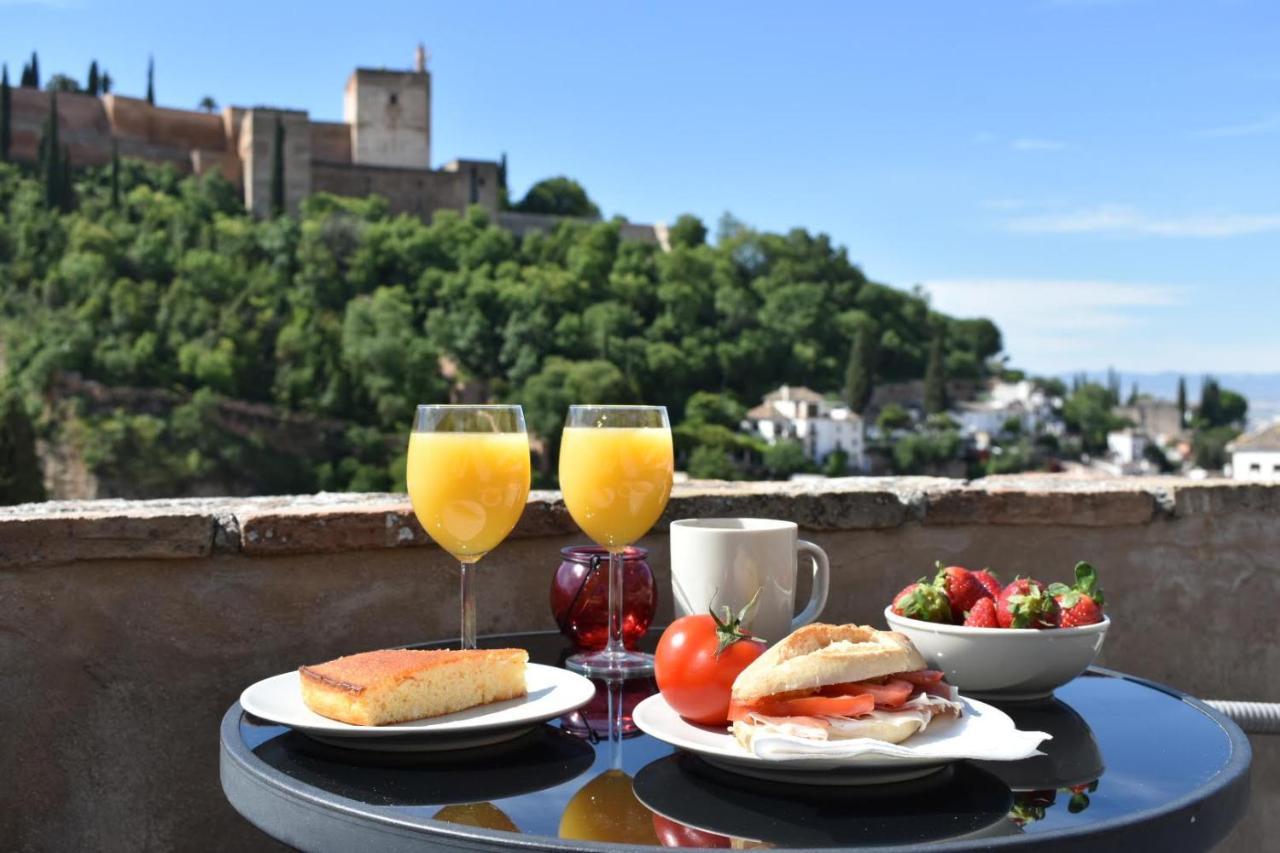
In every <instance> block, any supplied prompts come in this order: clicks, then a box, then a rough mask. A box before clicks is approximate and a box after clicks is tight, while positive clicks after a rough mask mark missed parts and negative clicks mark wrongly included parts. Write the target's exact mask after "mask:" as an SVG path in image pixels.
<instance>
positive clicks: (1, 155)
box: [0, 65, 13, 163]
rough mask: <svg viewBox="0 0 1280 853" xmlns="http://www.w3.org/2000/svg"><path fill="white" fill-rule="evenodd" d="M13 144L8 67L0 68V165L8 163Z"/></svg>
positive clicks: (11, 104)
mask: <svg viewBox="0 0 1280 853" xmlns="http://www.w3.org/2000/svg"><path fill="white" fill-rule="evenodd" d="M12 144H13V103H12V95H11V93H10V90H9V66H8V65H5V66H0V163H7V162H9V148H10V146H11V145H12Z"/></svg>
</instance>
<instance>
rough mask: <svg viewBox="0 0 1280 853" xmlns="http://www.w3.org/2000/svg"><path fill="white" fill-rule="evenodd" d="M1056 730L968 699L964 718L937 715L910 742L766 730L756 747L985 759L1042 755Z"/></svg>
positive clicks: (759, 751) (783, 755) (770, 754)
mask: <svg viewBox="0 0 1280 853" xmlns="http://www.w3.org/2000/svg"><path fill="white" fill-rule="evenodd" d="M1051 738H1052V735H1050V734H1048V733H1047V732H1025V731H1022V730H1020V729H1018V728H1016V727H1015V726H1014V725H1013V723H1012V721H1011V720H1009V718H1008V717H1004V718H1003V719H999V718H996V717H993V716H992V715H990V714H987V715H985V716H984V715H983V713H982V711H980V710H978V709H977V708H975V707H973V705H972V704H970V703H968V702H966V703H965V706H964V714H963V716H961V717H960V719H958V720H957V719H950V718H947V719H944V718H938V719H935V720H934V721H933V722H931V723H930V724H929V726H928V727H927V728H926V729H925V730H924V732H922V733H921V734H916V735H912V736H911V737H910V738H908V739H907V740H906V742H905V743H886V742H885V741H882V740H873V739H871V738H852V739H849V740H832V741H822V740H811V739H808V738H800V737H793V736H791V735H783V734H761V735H757V736H756V737H755V738H753V739H752V742H751V751H752V752H754V753H755V754H756V756H757V757H759V758H765V759H768V760H770V761H791V760H795V759H799V758H854V757H856V756H859V755H883V756H890V757H894V758H947V759H953V758H974V759H979V760H983V761H1019V760H1021V759H1023V758H1030V757H1031V756H1033V755H1039V754H1040V750H1039V749H1038V747H1039V746H1040V744H1041V743H1043V742H1044V741H1046V740H1050V739H1051Z"/></svg>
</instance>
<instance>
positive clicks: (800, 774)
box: [631, 693, 1015, 785]
mask: <svg viewBox="0 0 1280 853" xmlns="http://www.w3.org/2000/svg"><path fill="white" fill-rule="evenodd" d="M960 701H961V702H963V703H964V705H965V715H964V717H962V719H961V720H937V721H935V722H934V723H933V724H932V725H930V726H929V728H928V730H927V733H926V734H921V735H917V737H919V738H926V737H927V738H928V740H929V741H930V742H931V743H932V744H938V745H946V744H948V743H949V742H951V743H953V744H954V746H955V747H957V749H958V751H960V752H963V751H964V745H965V743H966V742H968V741H970V740H971V739H974V738H978V739H981V738H985V737H990V736H992V735H998V734H999V733H1000V732H1002V731H1012V730H1014V729H1015V726H1014V723H1013V720H1011V719H1010V718H1009V716H1008V715H1007V714H1005V713H1004V712H1003V711H1001V710H999V709H998V708H993V707H992V706H990V705H987V704H986V703H984V702H978V701H977V700H974V699H969V698H967V697H966V698H963V699H961V700H960ZM631 718H632V719H633V720H634V721H635V724H636V725H637V726H638V727H639V728H640V729H641V730H643V731H644V732H645V733H646V734H648V735H650V736H652V737H655V738H658V739H659V740H662V741H666V742H667V743H669V744H671V745H672V746H675V747H679V748H680V749H685V750H688V751H689V752H692V753H694V754H696V755H697V756H698V757H700V758H702V759H703V760H704V761H706V762H707V763H708V764H712V765H714V766H716V767H718V768H720V769H721V770H727V771H730V772H733V773H738V774H741V775H743V776H751V777H753V778H757V779H766V780H770V781H778V782H786V783H791V784H803V785H869V784H884V783H890V782H903V781H906V780H908V779H917V778H920V777H922V776H927V775H928V774H930V773H934V772H936V771H938V770H940V769H941V768H943V767H945V766H947V765H948V764H951V763H952V762H955V761H959V760H961V758H962V757H966V756H960V755H958V756H949V755H929V756H910V757H908V756H888V755H875V754H863V755H855V756H813V757H804V758H790V759H788V760H785V761H778V760H771V759H767V758H760V757H759V756H756V755H754V754H753V753H751V752H748V751H747V750H746V749H744V748H743V747H742V746H741V745H740V744H739V743H738V741H737V740H736V739H735V738H734V737H733V735H731V734H729V733H728V731H727V730H725V729H719V728H711V727H709V726H699V725H695V724H693V723H689V722H686V721H685V720H684V719H683V718H682V717H681V716H680V715H679V714H677V713H676V712H675V711H674V710H672V708H671V706H670V705H668V704H667V702H666V700H665V699H663V698H662V694H660V693H659V694H655V695H653V696H650V697H649V698H647V699H645V700H644V701H643V702H641V703H640V704H639V705H637V706H636V709H635V711H634V712H633V713H632V717H631ZM962 721H963V722H962ZM906 745H907V744H904V746H906Z"/></svg>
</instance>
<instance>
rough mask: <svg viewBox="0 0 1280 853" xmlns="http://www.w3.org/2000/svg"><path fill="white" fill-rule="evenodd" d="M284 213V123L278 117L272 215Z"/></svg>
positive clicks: (273, 170) (272, 177) (272, 181)
mask: <svg viewBox="0 0 1280 853" xmlns="http://www.w3.org/2000/svg"><path fill="white" fill-rule="evenodd" d="M283 213H284V123H283V122H282V121H280V116H276V135H275V139H274V141H273V142H272V145H271V215H272V216H280V215H281V214H283Z"/></svg>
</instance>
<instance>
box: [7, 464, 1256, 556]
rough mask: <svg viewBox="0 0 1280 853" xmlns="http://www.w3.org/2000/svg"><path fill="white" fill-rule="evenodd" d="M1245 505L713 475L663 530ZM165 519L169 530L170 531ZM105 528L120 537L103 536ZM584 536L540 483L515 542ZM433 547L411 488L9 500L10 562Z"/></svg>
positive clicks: (1197, 493) (1024, 483) (902, 481)
mask: <svg viewBox="0 0 1280 853" xmlns="http://www.w3.org/2000/svg"><path fill="white" fill-rule="evenodd" d="M1233 512H1249V513H1253V512H1263V513H1274V514H1276V516H1275V517H1276V520H1277V521H1278V522H1280V485H1273V484H1266V483H1238V482H1232V481H1223V480H1216V481H1192V480H1185V479H1180V478H1173V477H1150V478H1123V479H1115V480H1096V479H1088V480H1064V479H1061V478H1057V477H1035V476H1027V475H1019V476H1012V477H1003V478H1002V477H991V478H986V479H983V480H978V481H974V482H971V483H965V482H962V481H958V480H952V479H946V478H939V477H845V478H839V479H827V480H810V481H796V482H789V483H778V482H755V483H728V482H718V481H701V482H695V483H689V484H680V485H677V486H676V487H675V489H674V492H673V494H672V498H671V502H670V504H669V505H668V507H667V511H666V513H664V515H663V518H662V520H661V521H660V522H659V523H658V525H657V527H656V528H655V529H656V530H657V531H662V530H665V529H666V526H667V525H668V524H669V523H670V521H671V520H672V519H676V518H690V517H700V516H701V517H707V516H715V515H721V516H724V515H729V516H733V515H741V516H754V517H776V518H788V519H791V520H793V521H795V522H797V523H798V524H799V525H800V526H801V527H802V528H805V529H807V530H815V531H828V532H836V531H858V530H884V529H890V528H900V527H903V526H907V525H919V526H924V527H957V526H969V525H984V526H985V525H990V526H995V527H1036V526H1049V527H1066V528H1113V527H1133V526H1141V525H1157V524H1160V523H1167V522H1172V521H1176V520H1179V519H1189V518H1195V517H1205V518H1208V517H1213V516H1217V515H1221V514H1229V513H1233ZM159 519H164V520H166V522H165V523H166V525H167V526H165V527H163V528H162V527H160V526H159V522H158V521H157V520H159ZM101 529H110V530H112V531H113V535H112V536H111V537H110V538H109V539H103V538H102V536H101V534H100V533H98V531H99V530H101ZM576 531H577V527H576V525H575V524H574V522H573V519H572V518H570V517H569V514H568V512H567V511H566V509H565V506H564V501H563V499H562V498H561V497H560V494H559V493H558V492H545V491H544V492H539V491H534V492H531V493H530V495H529V503H528V506H527V508H526V509H525V512H524V515H523V516H522V517H521V519H520V522H519V524H518V525H517V526H516V529H515V530H514V531H513V533H512V535H511V538H512V539H522V538H530V537H540V536H558V535H570V534H573V533H575V532H576ZM1277 536H1278V537H1280V530H1277ZM423 545H430V540H429V539H428V538H427V536H426V534H425V533H424V532H423V531H422V528H421V527H420V526H419V525H418V522H417V520H416V519H415V518H414V517H413V510H412V507H411V506H410V504H409V499H408V496H407V495H403V494H359V495H353V494H344V493H333V494H319V495H305V496H280V497H258V498H185V499H174V500H151V501H125V500H100V501H50V502H46V503H38V504H24V505H19V506H12V507H0V569H4V568H16V567H20V566H25V565H31V564H40V563H53V562H67V561H94V560H108V559H181V558H186V557H207V556H210V555H211V554H214V553H239V554H243V555H245V556H250V557H262V556H289V555H300V554H335V553H341V552H346V551H353V550H377V549H384V548H404V547H414V546H423ZM1277 560H1278V562H1280V556H1278V557H1277Z"/></svg>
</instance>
